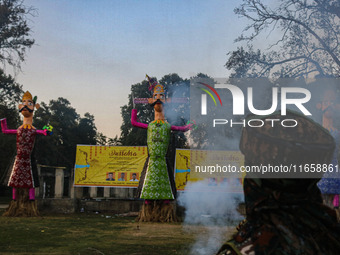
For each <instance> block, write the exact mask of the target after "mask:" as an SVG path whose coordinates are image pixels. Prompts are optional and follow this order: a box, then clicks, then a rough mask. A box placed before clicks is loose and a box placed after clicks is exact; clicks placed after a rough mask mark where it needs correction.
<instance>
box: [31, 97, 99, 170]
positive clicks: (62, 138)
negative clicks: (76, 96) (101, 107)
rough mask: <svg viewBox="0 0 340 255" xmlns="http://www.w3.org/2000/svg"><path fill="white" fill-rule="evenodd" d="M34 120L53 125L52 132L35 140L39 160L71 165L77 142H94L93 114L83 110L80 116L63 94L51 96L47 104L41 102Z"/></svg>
mask: <svg viewBox="0 0 340 255" xmlns="http://www.w3.org/2000/svg"><path fill="white" fill-rule="evenodd" d="M34 123H35V125H36V126H37V127H39V128H42V127H43V126H44V125H46V124H50V125H51V126H52V127H53V135H52V136H50V137H47V138H45V139H40V138H38V139H37V141H36V151H37V155H36V158H37V161H38V162H39V163H40V164H45V165H52V166H64V167H67V168H68V169H72V168H73V166H74V162H75V153H76V146H77V144H92V145H95V144H96V137H97V128H96V126H95V124H94V116H93V115H91V114H90V113H85V114H84V117H82V118H81V117H80V116H79V114H78V113H77V112H76V109H74V108H73V107H72V106H71V103H70V102H69V101H68V100H67V99H65V98H61V97H59V98H58V99H57V100H51V101H50V103H49V105H47V104H45V103H41V107H40V108H39V110H37V112H36V114H35V119H34Z"/></svg>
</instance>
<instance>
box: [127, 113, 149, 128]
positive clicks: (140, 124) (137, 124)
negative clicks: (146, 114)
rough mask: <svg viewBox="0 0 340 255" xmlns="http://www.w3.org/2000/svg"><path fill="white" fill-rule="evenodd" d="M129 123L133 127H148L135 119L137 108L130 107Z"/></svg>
mask: <svg viewBox="0 0 340 255" xmlns="http://www.w3.org/2000/svg"><path fill="white" fill-rule="evenodd" d="M131 124H132V126H134V127H139V128H145V129H147V128H148V124H144V123H140V122H138V121H137V109H132V112H131Z"/></svg>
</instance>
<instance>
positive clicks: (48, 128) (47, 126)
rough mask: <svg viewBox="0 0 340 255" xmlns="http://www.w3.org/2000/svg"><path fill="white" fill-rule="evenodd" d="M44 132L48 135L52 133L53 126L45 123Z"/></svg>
mask: <svg viewBox="0 0 340 255" xmlns="http://www.w3.org/2000/svg"><path fill="white" fill-rule="evenodd" d="M43 130H44V132H45V133H46V135H52V134H53V127H52V126H51V125H45V126H44V127H43Z"/></svg>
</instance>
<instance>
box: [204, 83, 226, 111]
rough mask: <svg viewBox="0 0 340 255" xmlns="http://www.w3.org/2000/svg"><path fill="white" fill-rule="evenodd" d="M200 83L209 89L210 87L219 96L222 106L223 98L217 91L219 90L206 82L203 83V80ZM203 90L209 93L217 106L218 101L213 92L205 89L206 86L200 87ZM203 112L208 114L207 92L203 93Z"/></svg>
mask: <svg viewBox="0 0 340 255" xmlns="http://www.w3.org/2000/svg"><path fill="white" fill-rule="evenodd" d="M198 83H199V84H202V85H203V86H205V87H207V88H208V89H210V90H211V91H212V92H213V93H214V94H215V95H216V96H217V98H218V100H219V101H220V104H221V106H222V100H221V97H220V95H219V94H218V93H217V91H216V90H215V89H214V88H213V87H211V86H210V85H208V84H206V83H203V82H198ZM200 89H201V90H202V91H204V92H205V93H207V94H208V95H209V96H210V97H211V98H212V100H213V101H214V103H215V106H217V102H216V99H215V97H214V96H213V94H212V93H211V92H210V91H209V90H207V89H205V88H200ZM201 114H202V115H207V95H206V94H202V105H201Z"/></svg>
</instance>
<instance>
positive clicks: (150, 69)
mask: <svg viewBox="0 0 340 255" xmlns="http://www.w3.org/2000/svg"><path fill="white" fill-rule="evenodd" d="M240 3H241V1H240V0H239V1H236V0H228V1H225V0H221V1H220V0H213V1H205V0H202V1H201V0H192V1H173V0H171V1H170V0H164V1H160V0H158V1H156V0H148V1H114V0H113V1H110V0H99V1H89V0H58V1H57V0H54V1H52V0H50V1H46V0H29V1H28V0H25V1H24V4H25V5H28V6H33V7H34V8H36V10H37V16H36V17H29V19H30V26H31V27H32V30H33V33H32V37H33V38H34V39H35V42H36V43H35V45H34V46H33V47H32V48H31V49H30V50H29V51H28V53H27V56H26V62H25V63H23V65H22V71H23V72H22V73H19V74H18V75H17V81H18V82H19V83H20V84H23V88H24V90H30V91H31V92H32V94H34V95H37V96H38V102H41V101H44V102H46V103H48V102H49V101H50V100H51V99H57V98H58V97H64V98H66V99H68V100H69V101H70V102H71V106H72V107H74V108H75V109H76V110H77V112H78V113H79V114H81V116H83V114H84V113H86V112H89V113H91V114H93V115H94V117H95V124H96V126H97V129H98V131H99V132H102V133H103V134H104V135H106V136H108V137H114V136H115V135H118V136H119V134H120V126H121V121H122V120H121V116H120V107H121V106H123V105H125V104H127V102H128V94H129V93H130V87H131V85H132V84H136V83H138V82H141V81H142V80H143V79H145V74H148V75H150V76H154V77H157V78H158V79H161V78H162V77H163V76H164V75H166V74H169V73H177V74H179V75H180V76H181V77H182V78H190V77H191V76H194V75H196V74H197V73H200V72H202V73H205V74H208V75H209V76H212V77H227V76H228V70H227V69H225V67H224V64H225V63H226V61H227V55H226V54H227V52H228V51H231V50H234V49H236V47H237V46H240V44H235V43H234V39H235V38H236V37H237V36H238V35H239V34H240V33H241V31H242V29H243V28H244V27H245V25H246V22H247V21H246V20H245V19H241V18H239V17H238V16H237V15H235V14H234V13H233V10H234V8H235V7H237V6H238V5H239V4H240Z"/></svg>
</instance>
